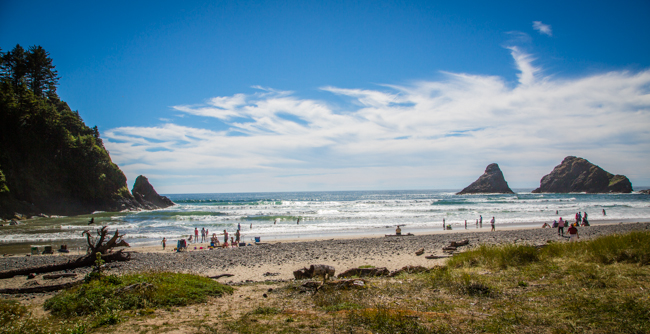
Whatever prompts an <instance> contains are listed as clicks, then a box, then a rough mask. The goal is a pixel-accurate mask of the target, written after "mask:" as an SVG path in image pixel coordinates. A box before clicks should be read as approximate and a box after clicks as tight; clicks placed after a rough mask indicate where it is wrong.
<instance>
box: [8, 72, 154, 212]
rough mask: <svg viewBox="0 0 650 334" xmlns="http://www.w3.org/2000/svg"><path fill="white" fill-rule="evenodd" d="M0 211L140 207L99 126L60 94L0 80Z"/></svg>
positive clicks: (107, 209)
mask: <svg viewBox="0 0 650 334" xmlns="http://www.w3.org/2000/svg"><path fill="white" fill-rule="evenodd" d="M0 148H1V150H0V174H1V175H2V176H0V179H1V180H0V215H1V216H3V217H11V216H13V215H14V213H16V212H18V213H21V214H25V215H35V214H40V213H44V214H55V215H75V214H85V213H91V212H93V211H98V210H101V211H121V210H124V209H138V208H141V205H140V203H138V202H137V201H136V200H135V198H133V196H132V195H131V193H130V192H129V189H128V188H127V185H126V177H125V176H124V173H122V171H121V170H120V169H119V168H118V167H117V165H115V164H114V163H113V162H112V161H111V158H110V156H109V155H108V152H107V151H106V149H105V148H104V144H103V143H102V140H101V138H100V137H99V131H97V128H96V127H95V128H89V127H88V126H86V124H84V122H83V120H82V119H81V117H79V114H78V113H76V112H73V111H72V110H70V108H69V107H68V104H67V103H65V102H63V101H60V100H59V99H58V97H56V96H50V97H40V96H36V95H34V94H33V92H31V91H30V90H28V89H26V88H25V87H23V86H20V87H18V88H14V87H12V86H11V85H9V84H7V82H2V83H0Z"/></svg>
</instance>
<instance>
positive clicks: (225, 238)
mask: <svg viewBox="0 0 650 334" xmlns="http://www.w3.org/2000/svg"><path fill="white" fill-rule="evenodd" d="M227 244H228V232H227V231H226V230H223V245H224V247H226V245H227Z"/></svg>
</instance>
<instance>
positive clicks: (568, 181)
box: [533, 156, 632, 194]
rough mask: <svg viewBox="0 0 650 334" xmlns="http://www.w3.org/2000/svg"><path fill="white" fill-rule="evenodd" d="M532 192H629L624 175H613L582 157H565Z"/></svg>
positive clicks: (627, 180) (628, 185)
mask: <svg viewBox="0 0 650 334" xmlns="http://www.w3.org/2000/svg"><path fill="white" fill-rule="evenodd" d="M533 192H534V193H570V192H586V193H592V194H594V193H630V192H632V183H630V180H629V179H628V178H627V177H626V176H625V175H613V174H611V173H608V172H606V171H605V170H603V169H602V168H600V167H598V166H596V165H594V164H592V163H591V162H589V161H587V160H586V159H583V158H577V157H572V156H569V157H566V158H564V160H562V163H561V164H559V165H557V166H555V168H554V169H553V171H552V172H551V173H550V174H548V175H545V176H544V177H543V178H542V180H541V181H540V185H539V188H537V189H535V190H533Z"/></svg>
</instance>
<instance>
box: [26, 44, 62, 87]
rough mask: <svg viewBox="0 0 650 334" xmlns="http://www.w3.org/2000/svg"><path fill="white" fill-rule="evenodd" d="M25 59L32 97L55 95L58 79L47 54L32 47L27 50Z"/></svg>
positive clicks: (39, 47) (37, 47)
mask: <svg viewBox="0 0 650 334" xmlns="http://www.w3.org/2000/svg"><path fill="white" fill-rule="evenodd" d="M26 58H27V62H26V66H27V76H28V79H29V88H30V89H31V90H32V92H34V95H36V96H41V97H46V96H50V95H53V94H56V86H57V85H58V83H59V78H58V77H57V72H56V70H55V69H54V65H52V58H50V55H49V53H48V52H47V51H45V49H43V47H41V46H35V45H34V46H31V47H30V48H29V51H28V52H27V57H26Z"/></svg>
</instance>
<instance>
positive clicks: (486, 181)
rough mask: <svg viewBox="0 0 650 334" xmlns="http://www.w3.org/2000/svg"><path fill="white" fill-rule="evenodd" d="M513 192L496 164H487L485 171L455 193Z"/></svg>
mask: <svg viewBox="0 0 650 334" xmlns="http://www.w3.org/2000/svg"><path fill="white" fill-rule="evenodd" d="M494 193H498V194H514V192H513V191H512V190H511V189H510V187H508V182H506V179H505V178H504V177H503V173H502V172H501V169H500V168H499V165H497V164H489V165H488V166H487V168H485V173H483V175H481V176H480V177H479V178H478V180H476V181H474V182H473V183H472V184H470V185H469V186H467V188H465V189H463V190H461V191H460V192H459V193H457V195H465V194H494Z"/></svg>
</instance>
